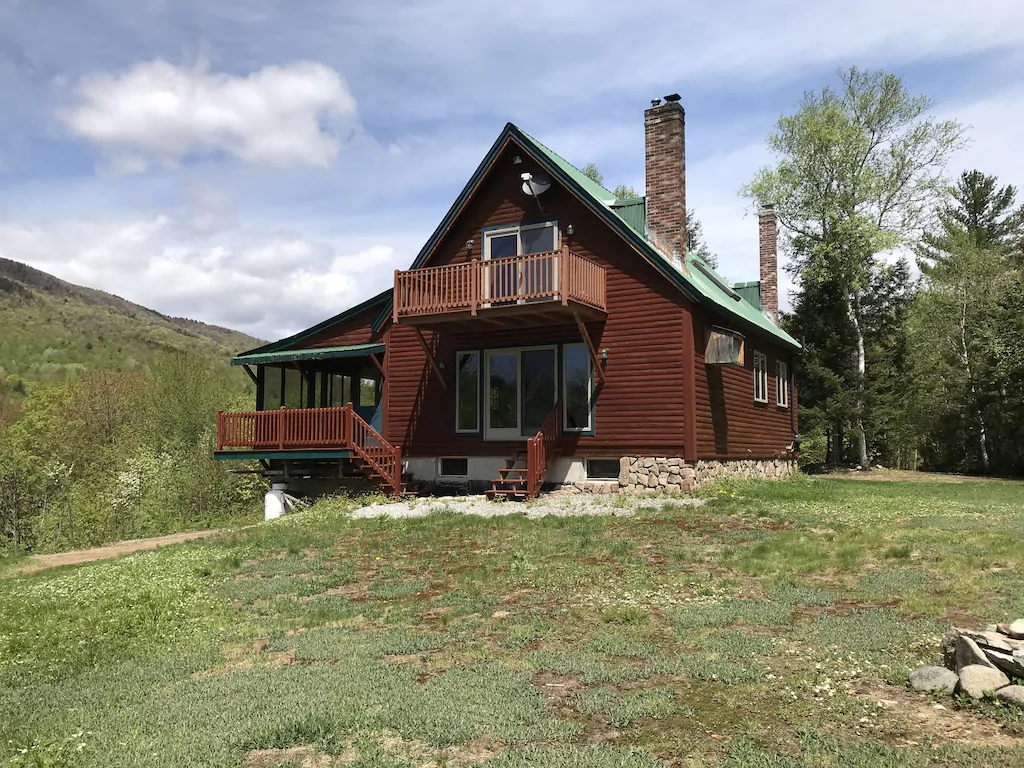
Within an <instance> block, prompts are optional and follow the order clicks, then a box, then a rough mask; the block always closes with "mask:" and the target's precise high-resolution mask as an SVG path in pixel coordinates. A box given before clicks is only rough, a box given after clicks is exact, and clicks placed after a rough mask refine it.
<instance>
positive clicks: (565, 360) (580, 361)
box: [562, 344, 594, 432]
mask: <svg viewBox="0 0 1024 768" xmlns="http://www.w3.org/2000/svg"><path fill="white" fill-rule="evenodd" d="M562 389H563V391H562V403H563V405H564V412H563V417H564V418H563V422H562V423H563V429H564V430H565V431H567V432H588V431H590V430H591V429H592V428H593V424H592V422H591V407H590V406H591V402H592V400H593V392H594V376H593V371H592V370H591V366H590V355H589V354H588V352H587V347H586V345H584V344H566V345H565V346H564V347H562Z"/></svg>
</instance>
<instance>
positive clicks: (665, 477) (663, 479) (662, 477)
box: [658, 472, 668, 485]
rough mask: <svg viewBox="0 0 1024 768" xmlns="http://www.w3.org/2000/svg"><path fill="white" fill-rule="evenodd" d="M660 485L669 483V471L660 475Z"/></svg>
mask: <svg viewBox="0 0 1024 768" xmlns="http://www.w3.org/2000/svg"><path fill="white" fill-rule="evenodd" d="M658 485H668V472H662V473H661V474H660V475H658Z"/></svg>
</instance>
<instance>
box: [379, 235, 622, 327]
mask: <svg viewBox="0 0 1024 768" xmlns="http://www.w3.org/2000/svg"><path fill="white" fill-rule="evenodd" d="M394 297H395V298H394V318H395V320H396V321H397V320H401V319H402V318H410V317H421V316H424V315H443V314H449V313H456V312H469V313H471V314H473V315H475V314H476V313H477V312H478V311H479V310H481V309H487V308H490V307H505V306H512V305H516V304H533V303H535V302H543V301H560V302H561V303H562V304H568V302H569V301H573V302H577V303H579V304H584V305H586V306H588V307H592V308H594V309H598V310H601V311H606V310H607V300H606V273H605V269H604V267H602V266H601V265H600V264H596V263H595V262H593V261H590V260H589V259H585V258H583V257H582V256H580V255H578V254H575V253H573V252H572V251H570V250H569V249H568V247H565V246H563V247H562V249H561V250H558V251H548V252H546V253H532V254H529V255H526V256H507V257H504V258H500V259H485V260H482V261H469V262H465V263H463V264H448V265H445V266H443V267H426V268H424V269H412V270H408V271H405V272H399V271H396V272H395V292H394Z"/></svg>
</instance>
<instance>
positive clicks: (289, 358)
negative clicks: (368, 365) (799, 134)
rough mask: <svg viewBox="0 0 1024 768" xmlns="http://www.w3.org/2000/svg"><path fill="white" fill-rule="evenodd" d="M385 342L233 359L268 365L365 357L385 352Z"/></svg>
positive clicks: (245, 363)
mask: <svg viewBox="0 0 1024 768" xmlns="http://www.w3.org/2000/svg"><path fill="white" fill-rule="evenodd" d="M384 350H385V346H384V345H383V344H352V345H350V346H347V347H320V348H318V349H285V350H282V351H280V352H256V351H254V352H246V353H244V354H241V355H238V356H237V357H235V358H233V359H232V360H231V364H232V365H267V364H268V363H290V362H293V361H294V362H297V361H300V360H331V359H333V358H338V357H365V356H366V355H378V354H381V353H383V352H384Z"/></svg>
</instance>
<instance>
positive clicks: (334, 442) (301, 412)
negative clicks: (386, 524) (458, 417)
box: [217, 403, 404, 494]
mask: <svg viewBox="0 0 1024 768" xmlns="http://www.w3.org/2000/svg"><path fill="white" fill-rule="evenodd" d="M317 450H319V451H349V452H350V454H349V457H350V458H351V459H352V460H353V461H355V462H356V464H357V465H358V466H359V468H360V469H361V470H362V471H363V473H364V474H365V475H366V476H367V477H369V478H370V479H371V480H373V481H374V482H375V483H376V484H377V485H379V486H380V487H381V488H382V489H384V490H385V491H388V492H392V493H395V494H401V493H403V491H404V487H403V486H402V448H401V446H397V445H392V444H391V443H389V442H388V441H387V440H385V439H384V438H383V437H382V436H381V435H380V433H378V432H377V431H376V430H375V429H374V428H373V427H371V426H370V425H369V424H367V423H366V422H365V421H363V420H362V419H361V418H359V415H358V414H356V412H355V411H354V410H353V408H352V404H351V403H349V404H348V405H346V406H345V407H343V408H303V409H288V408H281V409H279V410H276V411H242V412H233V413H229V412H225V411H220V412H219V413H218V414H217V453H218V454H221V455H222V456H224V457H227V455H228V454H229V455H230V458H234V459H239V458H243V459H244V458H248V457H250V456H251V457H252V458H257V457H258V458H266V457H267V455H268V454H271V455H272V454H274V453H278V454H279V455H281V457H282V458H287V457H288V456H289V455H294V453H295V452H296V451H310V452H313V451H317Z"/></svg>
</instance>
